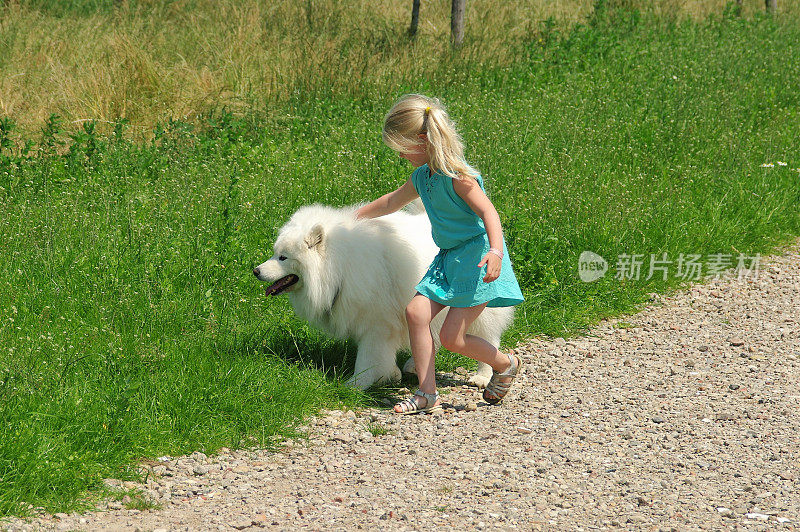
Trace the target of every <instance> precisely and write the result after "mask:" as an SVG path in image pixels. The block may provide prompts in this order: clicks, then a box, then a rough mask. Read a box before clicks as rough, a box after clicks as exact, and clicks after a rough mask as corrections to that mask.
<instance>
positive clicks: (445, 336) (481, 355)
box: [439, 303, 511, 381]
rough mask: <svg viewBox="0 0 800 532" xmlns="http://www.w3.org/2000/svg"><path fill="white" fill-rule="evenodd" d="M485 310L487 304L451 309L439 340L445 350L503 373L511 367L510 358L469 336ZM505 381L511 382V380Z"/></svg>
mask: <svg viewBox="0 0 800 532" xmlns="http://www.w3.org/2000/svg"><path fill="white" fill-rule="evenodd" d="M484 308H486V303H483V304H481V305H476V306H474V307H463V308H459V307H450V310H449V311H447V317H446V318H445V320H444V324H443V325H442V330H441V332H440V333H439V339H440V340H441V341H442V346H443V347H444V348H445V349H449V350H450V351H453V352H454V353H460V354H462V355H464V356H468V357H469V358H472V359H474V360H477V361H478V362H483V363H485V364H489V365H490V366H491V367H492V369H493V370H495V371H497V372H501V373H502V372H503V371H505V370H507V369H508V368H509V367H510V366H511V361H510V360H509V358H508V356H507V355H505V354H504V353H501V352H500V350H499V349H497V348H496V347H495V346H493V345H492V344H490V343H489V342H487V341H486V340H484V339H483V338H481V337H480V336H475V335H473V334H467V329H468V328H469V326H470V325H472V322H473V321H475V320H476V319H477V317H478V316H479V315H480V313H481V312H482V311H483V309H484ZM505 380H506V381H507V380H510V378H509V379H505Z"/></svg>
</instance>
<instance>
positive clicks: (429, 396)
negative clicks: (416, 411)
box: [412, 390, 439, 408]
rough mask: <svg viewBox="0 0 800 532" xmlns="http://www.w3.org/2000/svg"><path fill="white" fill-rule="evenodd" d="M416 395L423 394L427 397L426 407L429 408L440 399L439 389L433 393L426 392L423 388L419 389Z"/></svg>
mask: <svg viewBox="0 0 800 532" xmlns="http://www.w3.org/2000/svg"><path fill="white" fill-rule="evenodd" d="M414 395H420V396H422V397H424V398H425V399H427V400H428V402H427V403H426V404H425V408H428V407H429V406H432V405H433V404H434V403H436V401H438V400H439V392H438V391H436V392H433V393H425V392H423V391H422V390H417V391H416V392H414ZM412 397H413V396H412Z"/></svg>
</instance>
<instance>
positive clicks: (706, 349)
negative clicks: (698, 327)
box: [697, 345, 708, 353]
mask: <svg viewBox="0 0 800 532" xmlns="http://www.w3.org/2000/svg"><path fill="white" fill-rule="evenodd" d="M697 350H698V351H700V352H701V353H705V352H706V351H708V346H707V345H701V346H700V347H698V348H697Z"/></svg>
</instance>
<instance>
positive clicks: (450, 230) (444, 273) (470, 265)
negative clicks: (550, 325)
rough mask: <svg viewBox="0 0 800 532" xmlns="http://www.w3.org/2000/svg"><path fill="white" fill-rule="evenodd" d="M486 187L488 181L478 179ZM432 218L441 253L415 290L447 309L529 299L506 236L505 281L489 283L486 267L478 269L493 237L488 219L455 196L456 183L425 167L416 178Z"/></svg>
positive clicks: (502, 271)
mask: <svg viewBox="0 0 800 532" xmlns="http://www.w3.org/2000/svg"><path fill="white" fill-rule="evenodd" d="M477 180H478V184H480V187H481V190H483V191H484V192H486V189H484V188H483V178H482V177H481V176H478V178H477ZM411 182H412V183H413V184H414V188H416V190H417V193H418V194H419V197H420V199H422V203H423V205H425V210H426V211H427V212H428V218H430V220H431V233H432V236H433V241H434V242H435V243H436V245H437V246H439V248H440V249H439V253H438V254H437V255H436V257H435V258H434V259H433V262H432V263H431V265H430V267H428V271H427V272H426V273H425V276H424V277H423V278H422V280H421V281H420V282H419V284H417V286H416V290H417V292H419V293H420V294H422V295H424V296H425V297H427V298H429V299H432V300H433V301H437V302H438V303H441V304H442V305H446V306H448V307H474V306H475V305H480V304H481V303H487V305H486V306H487V307H510V306H513V305H518V304H520V303H522V302H523V301H524V299H523V297H522V291H521V290H520V288H519V284H518V283H517V278H516V277H515V276H514V270H513V269H512V268H511V259H510V258H509V256H508V248H507V247H506V242H505V238H503V259H502V261H501V267H500V277H498V278H497V279H495V280H494V281H491V282H489V283H487V282H484V281H483V278H484V277H485V276H486V268H487V265H486V264H484V265H483V266H481V267H480V268H478V263H479V262H481V259H483V256H484V255H486V253H487V252H488V251H489V237H488V235H487V234H486V228H485V227H484V225H483V220H482V219H481V217H480V216H478V215H477V214H476V213H475V211H473V210H472V208H471V207H470V206H469V205H468V204H467V202H465V201H464V200H463V199H461V197H460V196H459V195H458V194H456V191H455V190H454V189H453V180H452V178H451V177H448V176H446V175H444V174H440V173H434V174H431V171H430V168H428V165H427V164H424V165H422V166H420V167H419V168H417V169H416V170H414V173H413V174H411Z"/></svg>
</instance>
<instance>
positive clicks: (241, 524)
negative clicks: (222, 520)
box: [231, 519, 253, 530]
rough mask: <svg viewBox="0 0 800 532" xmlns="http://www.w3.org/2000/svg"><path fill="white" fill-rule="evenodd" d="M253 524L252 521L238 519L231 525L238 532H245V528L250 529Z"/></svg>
mask: <svg viewBox="0 0 800 532" xmlns="http://www.w3.org/2000/svg"><path fill="white" fill-rule="evenodd" d="M252 524H253V521H252V520H250V519H236V520H235V521H233V522H232V523H231V526H232V527H233V528H235V529H237V530H244V529H245V528H250V525H252Z"/></svg>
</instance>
